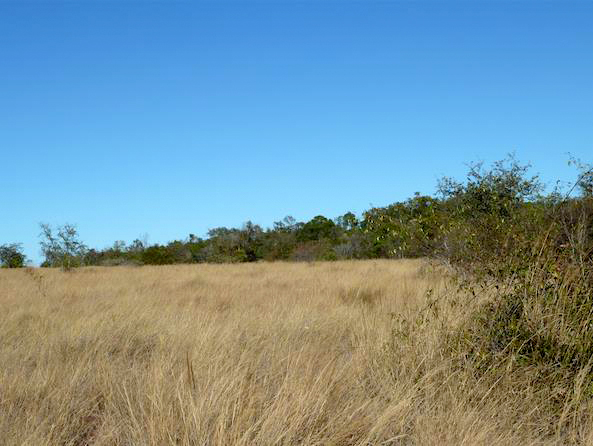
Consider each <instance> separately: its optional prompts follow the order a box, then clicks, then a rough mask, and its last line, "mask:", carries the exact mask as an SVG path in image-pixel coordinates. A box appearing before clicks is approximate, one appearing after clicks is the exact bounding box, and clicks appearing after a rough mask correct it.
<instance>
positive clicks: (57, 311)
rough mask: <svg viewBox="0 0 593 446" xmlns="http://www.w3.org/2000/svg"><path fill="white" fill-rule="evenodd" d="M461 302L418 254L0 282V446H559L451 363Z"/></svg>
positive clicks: (17, 273) (516, 398)
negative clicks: (448, 341) (447, 339)
mask: <svg viewBox="0 0 593 446" xmlns="http://www.w3.org/2000/svg"><path fill="white" fill-rule="evenodd" d="M429 289H431V290H433V291H432V292H431V293H429V295H428V297H427V291H428V290H429ZM453 291H454V290H450V289H449V286H448V285H447V281H446V280H445V277H444V275H443V274H442V273H439V272H437V271H435V270H434V269H432V268H431V267H428V266H427V265H426V264H424V263H423V262H422V261H419V260H418V261H411V260H409V261H359V262H332V263H315V264H305V263H298V264H294V263H273V264H266V263H258V264H242V265H183V266H162V267H142V268H133V267H117V268H83V269H80V270H76V271H73V272H70V273H66V272H62V271H59V270H40V269H30V270H14V271H13V270H2V271H0V308H1V310H2V311H1V312H0V340H1V343H0V444H2V445H35V446H43V445H86V444H89V445H272V444H278V445H287V444H290V445H300V444H303V445H380V444H394V445H443V444H445V445H446V444H450V445H462V444H463V445H478V444H479V445H502V444H504V445H519V444H521V445H524V444H561V443H562V440H561V439H560V437H556V438H549V439H548V440H544V439H543V438H544V437H543V436H542V435H540V434H539V430H538V429H539V427H540V426H539V425H538V424H537V423H536V422H534V417H533V411H531V414H530V409H529V408H530V407H532V405H533V401H532V400H530V399H529V398H530V396H529V394H528V392H527V393H526V391H525V390H524V389H523V390H522V391H521V392H518V393H517V394H516V395H513V394H512V393H510V392H504V393H503V392H500V391H498V390H496V389H494V387H491V383H484V382H481V381H480V380H479V379H474V378H473V377H472V376H473V375H472V374H470V373H466V374H464V372H463V370H461V371H459V369H458V368H455V369H454V368H453V367H452V365H451V363H450V361H449V359H447V358H448V357H447V356H446V355H444V354H443V350H442V344H443V343H442V341H443V333H445V329H444V328H445V325H451V324H455V323H456V321H457V320H459V319H460V318H462V317H463V314H462V313H463V311H464V310H463V309H461V308H459V306H455V305H442V304H440V303H439V304H434V303H433V301H432V299H433V298H434V296H441V297H442V296H446V295H447V293H451V292H453ZM439 312H440V314H439V315H438V317H435V314H436V313H439ZM493 389H494V390H493ZM530 423H531V424H530ZM533 423H536V424H533ZM581 434H582V435H581V438H585V437H583V436H584V435H587V434H586V432H585V433H581Z"/></svg>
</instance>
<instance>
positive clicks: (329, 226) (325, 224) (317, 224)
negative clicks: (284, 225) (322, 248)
mask: <svg viewBox="0 0 593 446" xmlns="http://www.w3.org/2000/svg"><path fill="white" fill-rule="evenodd" d="M338 233H339V232H338V228H337V227H336V224H335V223H334V222H333V221H332V220H330V219H329V218H326V217H324V216H323V215H318V216H316V217H314V218H312V219H311V220H310V221H308V222H307V223H305V224H304V225H303V227H302V228H300V229H299V230H298V231H297V240H298V241H299V242H311V241H318V240H322V239H327V240H331V241H333V240H336V238H337V236H338Z"/></svg>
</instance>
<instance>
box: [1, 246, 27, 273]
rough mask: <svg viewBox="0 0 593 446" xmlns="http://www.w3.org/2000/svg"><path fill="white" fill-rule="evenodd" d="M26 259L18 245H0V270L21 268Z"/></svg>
mask: <svg viewBox="0 0 593 446" xmlns="http://www.w3.org/2000/svg"><path fill="white" fill-rule="evenodd" d="M26 260H27V258H26V257H25V254H23V247H22V246H21V244H20V243H11V244H6V245H0V266H1V267H2V268H22V267H23V266H25V262H26Z"/></svg>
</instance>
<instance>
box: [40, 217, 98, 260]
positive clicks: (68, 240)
mask: <svg viewBox="0 0 593 446" xmlns="http://www.w3.org/2000/svg"><path fill="white" fill-rule="evenodd" d="M40 227H41V234H40V237H41V240H40V242H39V244H40V246H41V252H42V253H43V255H44V257H45V261H44V262H43V266H52V267H55V266H60V267H62V268H63V269H65V270H70V269H71V268H74V267H77V266H81V265H82V264H83V263H84V258H85V254H86V252H87V250H88V249H87V247H86V245H85V244H84V243H83V242H82V241H81V240H80V238H79V235H78V231H77V229H76V227H75V226H74V225H71V224H68V223H66V224H64V225H62V226H58V228H57V230H56V231H54V230H53V229H52V227H51V226H50V225H48V224H46V223H41V224H40Z"/></svg>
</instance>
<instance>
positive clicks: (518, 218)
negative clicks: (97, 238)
mask: <svg viewBox="0 0 593 446" xmlns="http://www.w3.org/2000/svg"><path fill="white" fill-rule="evenodd" d="M573 164H575V165H576V166H577V167H578V168H580V169H581V172H582V173H583V175H581V177H580V178H579V180H578V187H579V189H580V191H581V195H580V196H578V197H577V198H571V199H570V200H562V199H561V196H560V195H559V194H558V193H557V192H554V193H551V194H549V195H542V194H541V193H542V190H543V188H542V184H541V183H540V181H539V179H538V178H537V177H532V176H529V175H528V166H523V165H521V164H519V163H518V162H517V161H516V160H514V159H513V158H512V157H511V158H507V159H505V160H503V161H499V162H496V163H494V165H493V166H492V167H491V168H490V169H485V168H484V166H483V165H481V164H474V165H470V169H469V172H468V174H467V178H466V179H465V181H461V182H460V181H456V180H453V179H451V178H444V179H442V180H441V181H440V182H439V185H438V193H437V195H436V196H434V197H433V196H427V195H421V194H416V195H415V196H414V197H412V198H410V199H408V200H406V201H403V202H398V203H393V204H391V205H389V206H386V207H375V208H372V209H369V210H368V211H366V212H364V213H363V214H362V216H361V218H360V219H359V218H358V217H357V216H356V215H355V214H353V213H352V212H347V213H346V214H344V215H342V216H339V217H337V218H335V219H333V220H332V219H329V218H327V217H324V216H323V215H317V216H315V217H314V218H312V219H311V220H309V221H308V222H297V221H296V220H295V219H294V218H292V217H286V218H284V219H283V220H282V221H278V222H276V223H274V225H273V227H272V228H268V229H264V228H262V227H260V226H259V225H256V224H253V223H252V222H247V223H245V224H244V225H243V227H241V228H226V227H220V228H214V229H211V230H210V231H209V232H208V234H207V237H206V238H205V239H202V238H198V237H196V236H195V235H193V234H190V235H189V237H188V238H186V239H184V240H175V241H172V242H170V243H168V244H165V245H148V244H147V243H146V242H142V241H139V240H135V241H134V242H132V243H131V244H130V245H126V244H125V243H124V242H121V241H118V242H116V243H115V244H114V245H113V246H112V247H109V248H106V249H102V250H97V249H90V250H89V249H87V248H86V246H84V244H82V243H81V242H80V241H79V240H78V239H77V238H76V237H77V236H78V234H77V233H76V232H75V230H74V227H73V226H71V225H65V226H63V227H61V228H58V230H57V232H56V233H53V232H52V231H51V228H49V227H48V226H47V225H44V226H42V237H43V239H42V242H41V244H42V251H43V253H44V254H45V257H46V260H45V262H44V264H45V265H47V266H67V267H70V266H78V265H83V264H84V265H118V264H138V265H141V264H159V265H160V264H168V263H200V262H212V263H225V262H253V261H258V260H268V261H274V260H305V261H312V260H335V259H362V258H401V257H423V256H429V257H439V258H442V259H445V260H447V261H449V262H450V263H452V264H454V265H457V266H458V267H460V268H463V269H465V270H472V271H473V273H480V274H487V275H493V274H494V275H498V276H499V277H503V276H505V275H506V274H518V273H520V272H521V271H524V270H525V269H526V268H529V267H530V265H532V262H533V258H532V257H531V256H533V255H534V253H535V252H536V251H537V250H538V249H541V247H540V248H537V246H540V245H541V244H542V243H543V242H542V241H541V240H540V238H541V235H542V233H546V231H548V228H549V227H550V226H552V227H553V228H554V231H556V232H558V231H559V230H560V229H561V228H563V232H562V233H556V232H553V231H552V232H550V235H549V236H550V237H552V236H554V237H556V238H557V240H555V241H554V243H556V248H557V249H559V250H561V251H562V250H563V249H564V248H566V249H567V250H569V251H570V252H572V255H573V257H574V256H575V255H577V252H578V255H580V256H581V257H583V256H585V257H586V254H585V246H586V245H587V243H588V240H589V238H590V237H591V234H590V233H591V226H590V224H589V223H588V222H587V221H584V220H583V218H584V217H583V215H581V214H582V212H585V213H586V212H587V211H585V210H584V209H585V208H586V201H587V197H590V196H591V190H593V186H592V184H593V180H592V179H591V174H590V173H589V174H586V172H587V167H586V166H584V165H582V164H579V163H577V162H574V161H573ZM579 209H580V210H579ZM579 212H581V214H579ZM560 216H562V219H561V220H560V219H559V218H560ZM73 231H74V232H73ZM538 243H539V245H538ZM546 243H550V240H546ZM546 246H548V245H547V244H546ZM501 259H504V262H501ZM583 259H584V257H583V258H581V261H583ZM572 260H575V259H572Z"/></svg>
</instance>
